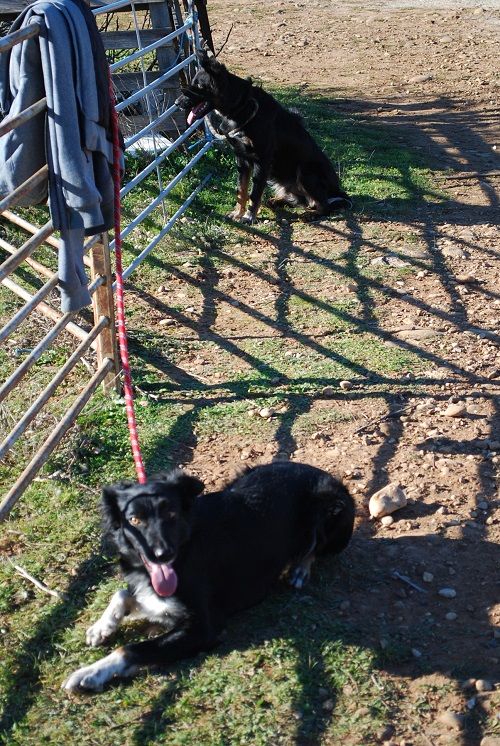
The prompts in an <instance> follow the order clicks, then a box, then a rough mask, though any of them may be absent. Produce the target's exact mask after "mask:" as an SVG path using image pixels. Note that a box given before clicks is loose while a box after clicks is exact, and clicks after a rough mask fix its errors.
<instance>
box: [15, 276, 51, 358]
mask: <svg viewBox="0 0 500 746" xmlns="http://www.w3.org/2000/svg"><path fill="white" fill-rule="evenodd" d="M58 282H59V277H58V276H57V275H54V276H53V277H52V279H51V280H48V281H47V282H46V283H45V285H44V286H43V287H41V288H40V290H39V291H38V292H37V293H35V295H34V296H33V297H32V298H31V300H29V301H28V302H27V303H25V304H24V306H23V307H22V308H20V309H19V311H18V312H17V313H16V314H15V316H13V317H12V318H11V319H10V321H8V322H7V323H6V324H5V326H4V327H3V329H0V344H2V342H4V341H5V340H6V339H7V337H9V336H10V335H11V334H12V332H14V331H15V330H16V329H17V327H18V326H19V325H20V324H21V323H22V322H23V321H24V319H25V318H26V317H27V316H28V315H29V314H30V313H31V311H32V310H33V309H34V308H35V307H36V306H37V305H38V304H39V303H40V302H41V301H42V300H43V299H44V298H46V297H47V296H48V295H49V294H50V293H51V292H52V290H54V288H55V286H56V285H57V283H58Z"/></svg>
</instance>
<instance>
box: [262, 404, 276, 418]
mask: <svg viewBox="0 0 500 746" xmlns="http://www.w3.org/2000/svg"><path fill="white" fill-rule="evenodd" d="M273 414H274V409H272V408H271V407H263V408H262V409H259V417H262V418H263V419H265V420H267V419H268V418H269V417H272V416H273Z"/></svg>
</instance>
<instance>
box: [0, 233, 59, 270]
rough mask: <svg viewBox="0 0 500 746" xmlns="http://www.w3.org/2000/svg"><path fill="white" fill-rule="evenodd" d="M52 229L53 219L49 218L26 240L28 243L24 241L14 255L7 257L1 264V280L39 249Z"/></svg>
mask: <svg viewBox="0 0 500 746" xmlns="http://www.w3.org/2000/svg"><path fill="white" fill-rule="evenodd" d="M52 230H53V229H52V221H50V220H49V222H48V223H45V225H44V226H43V227H42V228H40V230H39V231H38V233H35V235H34V236H32V237H31V238H29V239H28V240H27V241H26V243H23V245H22V246H21V247H20V248H19V249H17V251H16V253H15V254H12V256H10V257H9V258H8V259H6V260H5V261H4V263H3V264H2V265H1V266H0V282H1V281H2V280H3V279H4V277H7V275H10V274H11V273H12V272H14V270H15V269H17V268H18V267H19V265H20V264H21V262H23V261H24V260H25V259H26V258H27V257H29V255H30V254H32V253H33V252H34V251H35V249H37V248H38V247H39V246H40V244H42V243H43V242H44V240H45V238H46V237H47V236H48V235H50V233H52Z"/></svg>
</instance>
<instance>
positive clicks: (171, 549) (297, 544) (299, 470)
mask: <svg viewBox="0 0 500 746" xmlns="http://www.w3.org/2000/svg"><path fill="white" fill-rule="evenodd" d="M202 490H203V483H202V482H200V481H199V480H198V479H196V478H195V477H191V476H188V475H187V474H184V473H183V472H181V471H179V470H176V471H173V472H171V473H168V474H164V475H159V476H158V477H156V478H154V479H152V480H151V481H149V482H148V483H147V484H143V485H141V484H137V483H135V482H120V483H118V484H116V485H113V486H111V487H106V488H105V489H104V491H103V497H102V503H103V514H104V528H105V534H106V535H107V537H108V538H110V539H111V540H112V542H113V544H114V545H115V547H116V549H117V550H118V554H119V558H120V565H121V569H122V572H123V574H124V577H125V580H126V581H127V583H128V590H120V591H117V592H116V593H115V594H114V596H113V597H112V599H111V602H110V604H109V606H108V608H107V609H106V610H105V612H104V614H103V615H102V617H101V618H100V619H99V620H98V621H97V622H96V623H95V624H94V625H93V626H92V627H90V629H89V630H88V631H87V643H88V644H89V645H92V646H96V645H101V644H102V643H104V642H106V641H107V640H108V638H109V637H110V636H111V635H112V634H113V633H114V632H115V631H116V629H117V628H118V627H119V626H120V623H121V622H122V621H123V619H124V617H126V616H128V617H129V618H131V619H134V618H135V619H140V618H142V619H148V620H149V621H152V622H155V623H160V624H162V625H163V626H165V627H166V628H167V630H168V631H166V633H165V634H163V635H161V636H160V637H157V638H154V639H150V640H144V641H142V642H138V643H132V644H129V645H125V646H124V647H122V648H118V649H117V650H115V651H114V652H112V653H110V654H109V655H107V656H106V657H105V658H102V659H101V660H99V661H97V662H96V663H93V664H91V665H90V666H86V667H84V668H80V669H78V670H77V671H75V672H74V673H73V674H71V676H69V678H68V679H67V680H66V681H65V682H64V684H63V687H64V688H65V689H67V690H69V691H74V690H78V689H90V690H95V691H100V690H101V689H102V688H103V686H104V685H105V684H106V683H107V682H108V681H109V680H110V679H112V678H113V677H115V676H118V677H124V676H130V675H132V674H133V673H135V671H136V670H137V669H138V668H140V667H142V666H153V665H166V664H169V663H172V662H173V661H176V660H178V659H180V658H184V657H186V656H190V655H194V654H196V653H198V652H199V651H201V650H209V649H210V648H212V647H213V646H214V645H216V644H217V642H218V640H219V636H220V634H221V632H222V631H223V629H224V625H225V623H226V620H227V618H228V617H229V616H230V615H231V614H234V613H235V612H236V611H239V610H240V609H244V608H246V607H248V606H251V605H253V604H255V603H257V602H258V601H260V600H262V599H263V598H264V597H265V596H266V595H267V594H268V592H269V590H270V589H271V587H272V585H273V583H275V581H276V580H277V579H278V578H279V577H280V576H281V575H282V574H283V573H284V572H288V573H289V578H290V582H291V583H292V585H294V586H295V587H296V588H301V587H302V585H303V583H304V582H305V581H306V580H307V578H308V577H309V573H310V568H311V564H312V562H313V560H314V557H315V555H316V554H320V553H324V552H331V553H336V552H340V551H341V550H342V549H344V548H345V547H346V546H347V544H348V542H349V539H350V538H351V534H352V530H353V522H354V504H353V500H352V498H351V496H350V495H349V492H348V491H347V489H346V488H345V487H344V486H343V484H342V483H341V482H339V481H338V480H337V479H334V478H333V477H331V476H330V475H329V474H327V473H326V472H324V471H321V470H320V469H316V468H315V467H312V466H307V465H305V464H295V463H274V464H268V465H266V466H257V467H255V468H253V469H249V470H248V471H247V472H246V473H244V474H243V475H242V476H240V477H238V478H237V479H236V480H234V481H233V482H231V483H230V484H228V485H227V486H226V488H225V489H223V490H222V491H220V492H213V493H209V494H206V495H202V496H200V495H201V492H202Z"/></svg>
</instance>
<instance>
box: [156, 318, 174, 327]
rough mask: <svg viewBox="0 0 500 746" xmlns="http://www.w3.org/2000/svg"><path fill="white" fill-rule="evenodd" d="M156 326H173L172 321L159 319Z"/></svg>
mask: <svg viewBox="0 0 500 746" xmlns="http://www.w3.org/2000/svg"><path fill="white" fill-rule="evenodd" d="M158 324H159V325H160V326H172V324H175V321H174V319H160V320H159V322H158Z"/></svg>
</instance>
